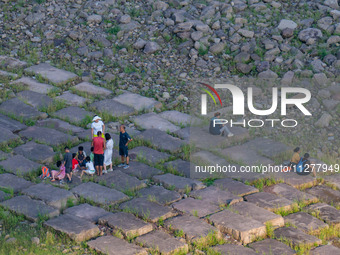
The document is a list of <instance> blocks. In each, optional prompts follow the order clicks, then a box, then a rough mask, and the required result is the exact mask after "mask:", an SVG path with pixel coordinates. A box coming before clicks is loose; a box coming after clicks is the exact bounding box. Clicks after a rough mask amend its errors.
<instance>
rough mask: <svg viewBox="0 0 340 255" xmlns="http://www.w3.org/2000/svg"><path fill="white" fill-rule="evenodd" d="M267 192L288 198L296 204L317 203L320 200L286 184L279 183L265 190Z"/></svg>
mask: <svg viewBox="0 0 340 255" xmlns="http://www.w3.org/2000/svg"><path fill="white" fill-rule="evenodd" d="M264 190H265V191H266V192H270V193H273V194H275V195H278V196H280V197H284V198H287V199H289V200H292V201H295V202H306V203H316V202H317V201H318V199H317V198H316V197H315V196H312V195H310V194H308V193H306V192H303V191H300V190H298V189H296V188H294V187H292V186H290V185H287V184H285V183H278V184H275V185H272V186H269V187H266V188H265V189H264Z"/></svg>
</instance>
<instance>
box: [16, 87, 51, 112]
mask: <svg viewBox="0 0 340 255" xmlns="http://www.w3.org/2000/svg"><path fill="white" fill-rule="evenodd" d="M17 96H18V98H20V99H21V100H23V101H25V102H26V103H28V104H30V105H32V106H33V107H35V108H37V109H38V110H41V109H47V108H48V107H49V106H51V105H52V104H53V100H52V98H50V97H49V96H45V95H42V94H40V93H37V92H34V91H29V90H24V91H21V92H19V93H18V94H17Z"/></svg>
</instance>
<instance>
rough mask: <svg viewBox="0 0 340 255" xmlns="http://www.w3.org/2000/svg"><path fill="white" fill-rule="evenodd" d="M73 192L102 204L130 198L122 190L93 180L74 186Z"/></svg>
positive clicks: (115, 202)
mask: <svg viewBox="0 0 340 255" xmlns="http://www.w3.org/2000/svg"><path fill="white" fill-rule="evenodd" d="M71 192H73V193H75V194H76V195H78V196H81V197H84V198H85V199H88V200H91V201H93V202H95V203H97V204H102V205H107V204H111V205H113V204H117V203H121V202H123V201H125V200H127V199H129V197H128V196H126V195H125V194H123V193H122V192H120V191H117V190H115V189H110V188H107V187H104V186H101V185H99V184H96V183H93V182H87V183H83V184H81V185H79V186H77V187H75V188H73V189H72V190H71Z"/></svg>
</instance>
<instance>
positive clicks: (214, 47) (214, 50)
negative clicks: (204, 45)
mask: <svg viewBox="0 0 340 255" xmlns="http://www.w3.org/2000/svg"><path fill="white" fill-rule="evenodd" d="M225 47H226V44H225V43H222V42H220V43H216V44H214V45H212V46H211V47H210V49H209V50H210V51H211V53H214V54H218V53H221V52H222V51H224V49H225Z"/></svg>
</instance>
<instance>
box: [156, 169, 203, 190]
mask: <svg viewBox="0 0 340 255" xmlns="http://www.w3.org/2000/svg"><path fill="white" fill-rule="evenodd" d="M152 179H153V180H154V181H155V182H157V183H161V184H162V185H163V186H164V187H165V188H167V189H175V190H176V191H178V192H182V193H184V192H187V191H191V190H198V189H202V188H204V187H205V185H204V184H203V183H202V182H200V181H196V180H192V179H189V178H186V177H182V176H178V175H173V174H170V173H167V174H162V175H155V176H154V177H152Z"/></svg>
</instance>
